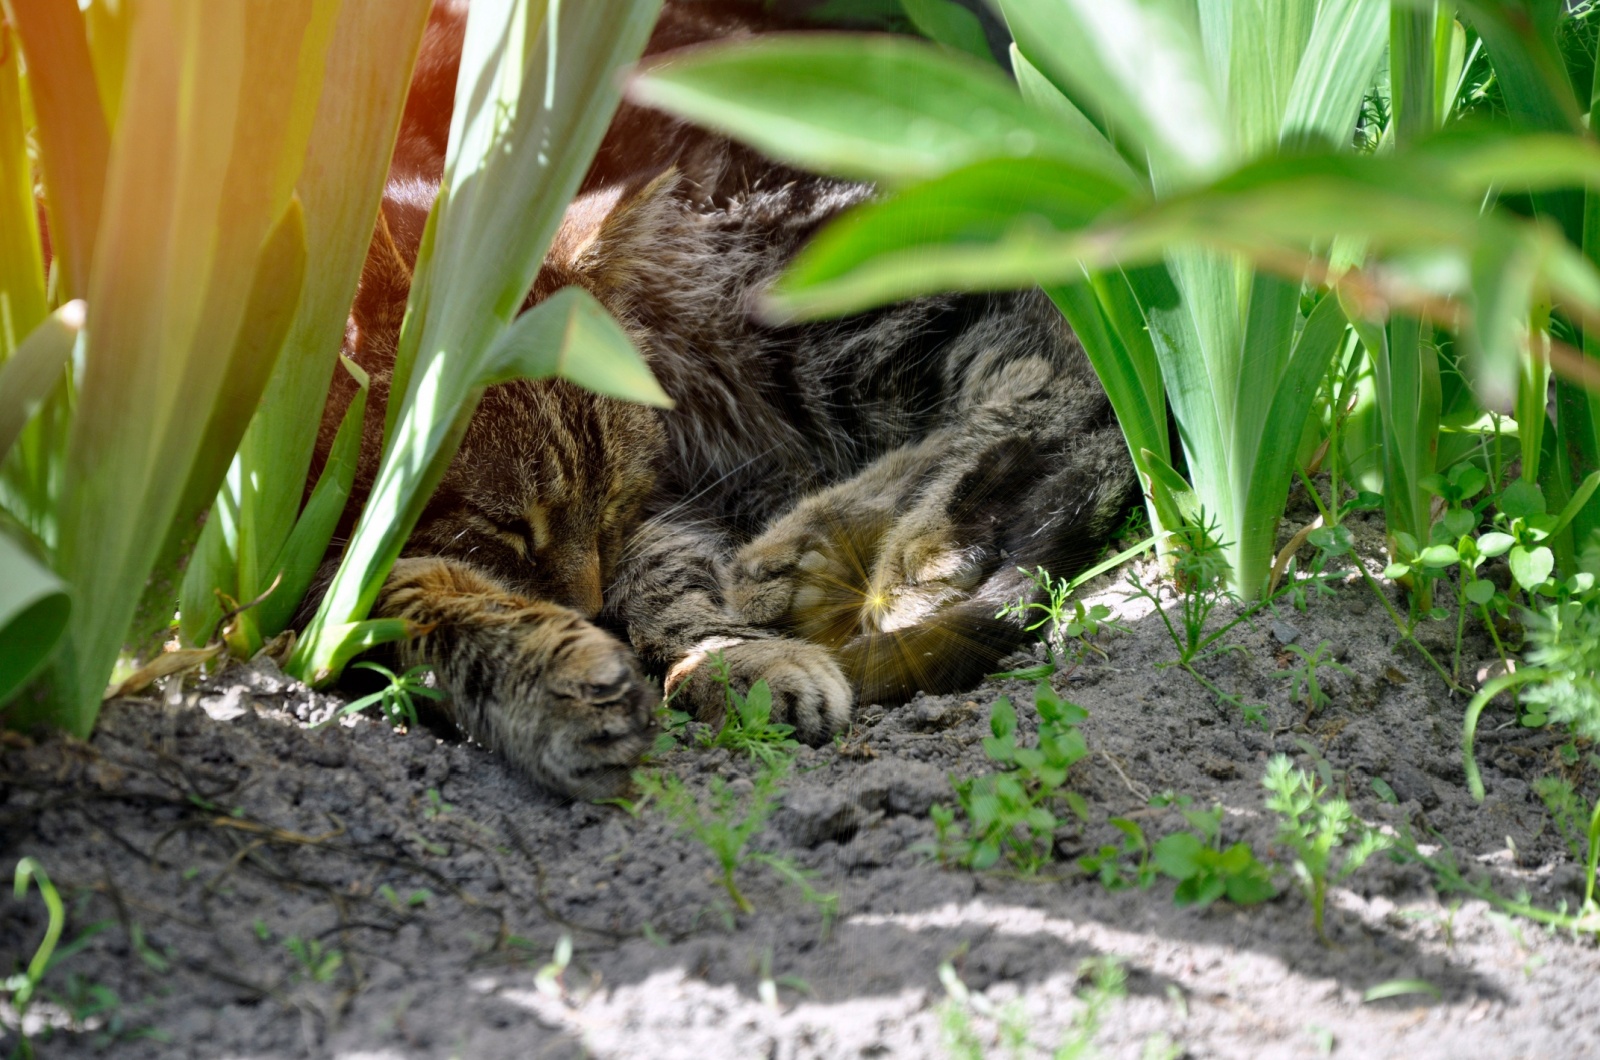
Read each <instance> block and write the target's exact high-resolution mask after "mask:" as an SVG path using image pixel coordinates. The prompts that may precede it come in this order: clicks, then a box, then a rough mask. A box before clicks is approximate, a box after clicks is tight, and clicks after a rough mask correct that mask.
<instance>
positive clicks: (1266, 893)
mask: <svg viewBox="0 0 1600 1060" xmlns="http://www.w3.org/2000/svg"><path fill="white" fill-rule="evenodd" d="M1277 893H1278V889H1277V888H1276V887H1274V886H1273V885H1272V879H1271V878H1270V877H1269V876H1268V875H1267V873H1266V870H1265V868H1264V867H1261V866H1259V865H1258V866H1257V868H1256V870H1255V871H1247V872H1243V873H1240V874H1239V875H1236V876H1229V877H1228V882H1227V897H1228V901H1230V902H1232V903H1234V904H1235V905H1258V904H1260V903H1261V902H1265V901H1267V900H1269V899H1271V898H1273V897H1275V896H1276V895H1277Z"/></svg>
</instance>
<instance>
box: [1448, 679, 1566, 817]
mask: <svg viewBox="0 0 1600 1060" xmlns="http://www.w3.org/2000/svg"><path fill="white" fill-rule="evenodd" d="M1544 676H1545V673H1544V671H1543V670H1539V669H1527V670H1516V671H1514V672H1512V673H1508V674H1501V675H1500V676H1499V677H1496V678H1495V679H1494V680H1492V681H1490V682H1489V683H1488V684H1486V685H1484V686H1483V687H1482V688H1480V689H1479V690H1478V694H1477V695H1475V696H1473V697H1472V702H1470V703H1468V704H1467V716H1466V720H1465V721H1463V722H1462V724H1461V764H1462V766H1463V767H1464V768H1465V769H1466V772H1467V789H1468V790H1469V791H1471V792H1472V798H1473V801H1475V802H1482V801H1483V777H1482V775H1480V774H1479V772H1478V762H1477V759H1475V758H1473V757H1472V740H1473V737H1474V736H1476V735H1477V732H1478V715H1480V714H1482V713H1483V708H1484V707H1486V706H1487V705H1488V704H1489V701H1490V700H1491V699H1493V698H1494V697H1495V696H1498V695H1499V694H1500V693H1501V692H1504V691H1505V690H1506V689H1508V688H1516V687H1517V686H1518V685H1525V684H1527V683H1528V682H1530V681H1533V680H1535V679H1537V678H1541V677H1544Z"/></svg>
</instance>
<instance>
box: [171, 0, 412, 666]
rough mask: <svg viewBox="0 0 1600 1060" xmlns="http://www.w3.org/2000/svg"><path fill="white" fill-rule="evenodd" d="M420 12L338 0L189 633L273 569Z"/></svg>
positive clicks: (390, 1) (190, 601) (245, 596)
mask: <svg viewBox="0 0 1600 1060" xmlns="http://www.w3.org/2000/svg"><path fill="white" fill-rule="evenodd" d="M427 12H428V0H345V3H343V4H341V5H339V7H338V20H337V21H336V22H335V23H334V24H333V26H332V30H331V32H332V36H333V43H332V44H331V46H330V47H329V49H328V57H327V63H326V67H325V68H324V71H323V91H322V96H321V99H320V100H319V101H318V103H317V105H316V110H315V120H314V123H312V124H311V126H310V128H309V132H308V144H307V147H306V164H305V168H304V170H303V172H302V173H301V174H300V178H299V180H298V181H297V183H296V185H295V187H296V194H297V195H298V196H299V198H300V202H301V204H302V206H303V208H304V212H305V228H306V257H307V261H306V280H305V284H304V287H303V289H302V290H301V292H300V298H299V303H298V308H297V310H296V313H295V318H294V322H293V323H292V324H291V325H290V329H289V335H288V338H287V339H286V340H285V341H284V345H283V351H282V354H281V356H280V357H279V359H278V364H277V367H276V368H275V370H274V371H273V374H272V378H271V379H270V380H269V382H268V383H267V389H266V393H265V394H264V395H263V397H262V401H261V408H260V411H259V412H258V414H257V415H256V417H255V419H254V420H253V421H252V422H251V425H250V429H249V431H248V432H247V433H246V435H245V438H244V440H243V442H242V443H241V445H240V447H239V454H238V456H237V458H236V461H235V464H234V467H233V469H232V471H231V473H230V474H229V476H228V480H227V482H228V484H227V485H226V486H225V487H224V490H223V492H222V494H221V495H219V498H218V508H217V513H216V515H215V516H214V517H213V518H212V519H211V520H210V521H209V522H208V523H207V525H206V528H205V530H204V531H203V533H202V537H201V543H200V546H199V549H198V552H197V555H196V559H195V562H194V564H193V565H191V568H190V571H189V573H188V575H187V576H186V579H185V592H184V599H183V607H182V613H183V615H184V632H185V635H186V636H188V637H190V638H191V639H193V638H196V637H208V636H210V633H211V630H212V629H213V628H214V627H215V626H216V621H217V618H219V617H220V611H219V610H218V609H217V605H216V598H215V596H214V595H213V589H215V588H221V589H223V590H224V591H226V592H228V593H229V594H230V595H232V596H234V597H235V598H236V599H239V600H252V599H255V598H256V597H257V596H259V595H260V594H262V593H263V592H265V591H266V590H267V587H268V586H269V585H270V584H271V583H272V581H273V579H274V578H275V577H277V573H278V568H277V566H276V564H275V557H277V556H279V555H280V553H281V551H282V550H283V549H284V548H285V543H286V541H287V540H288V539H289V537H290V534H291V532H293V531H294V528H295V526H296V519H297V516H298V515H299V512H300V501H301V497H302V493H303V484H304V482H305V479H306V473H307V470H308V469H309V467H310V464H311V456H312V450H313V447H314V443H315V439H316V434H317V427H318V424H319V423H320V420H321V416H322V408H323V403H324V401H325V400H326V397H327V393H328V384H329V382H330V381H331V379H332V373H333V371H334V370H335V369H334V363H333V361H332V359H331V358H330V356H329V354H330V351H332V350H335V349H337V348H338V347H339V344H340V342H341V340H342V338H343V336H344V328H345V321H346V317H347V314H348V312H349V307H350V302H351V299H352V298H353V297H354V295H355V289H356V283H357V281H358V279H359V277H360V273H361V267H362V262H363V260H364V259H365V255H366V251H367V247H368V243H369V241H370V239H371V236H372V226H373V219H374V217H375V216H376V215H377V211H378V201H379V198H380V196H381V195H382V192H383V186H384V177H385V174H386V173H387V171H388V167H389V156H390V154H391V153H392V151H393V146H394V140H395V134H396V130H397V129H398V127H399V122H400V114H401V109H402V105H403V103H404V102H405V98H406V89H407V86H408V85H409V83H410V70H411V66H412V61H413V59H414V57H415V55H416V52H417V46H418V42H419V41H420V39H421V35H422V29H423V25H424V23H425V20H426V18H427ZM324 544H325V543H324ZM288 592H289V586H288V585H287V584H285V585H280V586H279V588H278V590H277V591H276V592H274V593H273V596H272V601H273V604H272V605H271V606H270V607H268V606H266V605H264V610H263V612H262V613H260V614H258V615H257V618H259V619H261V620H262V622H263V624H264V626H266V625H271V624H272V623H270V622H267V621H266V618H267V614H268V613H269V612H271V611H272V610H273V608H275V607H277V606H280V605H281V604H282V601H283V599H284V597H285V595H287V594H288ZM288 606H289V607H291V608H292V607H293V606H294V605H293V604H289V605H288ZM280 628H281V627H280Z"/></svg>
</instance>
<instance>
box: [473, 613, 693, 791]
mask: <svg viewBox="0 0 1600 1060" xmlns="http://www.w3.org/2000/svg"><path fill="white" fill-rule="evenodd" d="M548 632H549V631H544V632H543V633H535V632H532V631H530V632H529V633H528V634H527V635H526V639H527V640H529V641H534V642H536V643H533V644H530V645H528V647H529V649H531V650H527V651H524V652H521V653H519V662H518V663H517V664H515V669H513V670H512V671H511V672H509V673H508V674H507V675H506V676H505V678H504V679H503V680H502V682H501V684H500V688H501V690H502V691H501V695H502V722H501V724H500V725H499V726H497V728H498V729H499V733H498V735H497V740H498V750H500V751H501V753H503V754H504V755H505V756H506V757H507V758H509V759H511V760H512V761H513V762H514V763H516V764H517V765H519V766H521V767H522V768H523V769H524V770H526V771H527V772H528V773H529V774H530V775H532V776H533V777H534V779H536V780H539V781H540V782H541V783H543V784H545V785H546V786H548V787H552V788H554V789H556V790H558V791H561V792H564V793H566V794H569V795H573V796H576V797H579V798H589V799H595V798H606V797H609V796H612V795H616V794H618V793H619V792H621V791H622V790H623V788H624V787H626V785H627V783H628V780H629V778H630V777H631V776H632V773H633V769H634V767H635V766H637V765H638V764H639V760H640V759H641V758H642V757H643V756H644V753H645V752H646V751H648V750H649V749H650V745H651V743H653V742H654V740H655V736H656V732H657V726H656V717H655V712H656V708H657V706H659V704H660V703H661V693H660V691H659V689H658V687H657V686H656V685H655V683H654V682H653V681H651V680H650V679H649V678H648V677H646V676H645V674H644V672H643V671H642V670H641V669H640V667H639V663H638V660H637V659H636V658H635V656H634V654H633V652H632V651H631V650H630V649H629V648H628V647H627V645H625V644H623V643H621V642H620V641H618V640H617V639H616V638H615V637H613V636H612V635H611V634H609V633H607V632H605V631H604V630H602V629H600V628H598V627H596V626H594V625H591V624H590V623H588V622H587V621H584V620H582V619H576V620H575V621H573V622H571V623H570V625H569V626H568V627H567V628H566V629H565V630H564V631H563V632H562V633H561V634H560V635H559V636H558V637H557V638H556V640H555V643H554V647H553V650H550V651H549V653H548V655H545V656H544V657H543V658H541V655H542V654H543V648H544V646H545V644H544V642H546V641H547V637H546V634H547V633H548Z"/></svg>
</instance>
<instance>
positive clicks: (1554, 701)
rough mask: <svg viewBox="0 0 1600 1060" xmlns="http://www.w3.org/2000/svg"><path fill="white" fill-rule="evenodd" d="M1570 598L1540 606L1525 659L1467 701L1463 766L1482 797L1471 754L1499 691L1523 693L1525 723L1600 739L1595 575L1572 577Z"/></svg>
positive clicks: (1599, 604)
mask: <svg viewBox="0 0 1600 1060" xmlns="http://www.w3.org/2000/svg"><path fill="white" fill-rule="evenodd" d="M1566 588H1567V590H1568V591H1569V592H1570V593H1571V594H1572V595H1571V598H1569V599H1566V600H1563V601H1560V602H1557V603H1554V604H1551V605H1549V606H1546V607H1544V608H1542V609H1541V610H1540V611H1539V613H1537V614H1534V615H1530V616H1529V618H1528V622H1527V652H1526V656H1527V663H1526V665H1525V666H1523V667H1522V668H1521V669H1518V670H1514V671H1512V672H1510V673H1506V674H1502V675H1501V676H1499V677H1496V678H1494V679H1493V680H1491V681H1489V682H1488V683H1487V684H1485V685H1484V686H1483V687H1482V688H1481V689H1479V690H1478V693H1477V695H1475V696H1473V697H1472V701H1471V702H1470V703H1468V704H1467V710H1466V720H1465V721H1464V722H1463V724H1462V737H1461V754H1462V765H1463V767H1464V768H1465V770H1466V774H1467V787H1468V789H1469V790H1470V791H1471V792H1472V797H1473V798H1474V799H1477V800H1478V801H1480V802H1481V801H1482V800H1483V796H1484V788H1483V777H1482V775H1481V774H1480V773H1479V772H1478V763H1477V760H1476V759H1475V758H1474V757H1473V753H1472V744H1473V740H1474V737H1475V736H1476V734H1477V730H1478V717H1479V716H1480V715H1481V714H1482V713H1483V708H1484V707H1486V706H1487V705H1488V704H1489V701H1490V700H1492V699H1494V697H1495V696H1497V695H1499V694H1500V693H1501V692H1505V691H1509V690H1511V689H1518V690H1520V692H1521V696H1522V703H1523V709H1524V716H1523V724H1525V725H1567V726H1569V727H1570V728H1571V729H1572V732H1573V733H1574V735H1577V736H1580V737H1583V738H1585V739H1588V740H1596V739H1600V588H1597V587H1596V584H1595V578H1594V576H1593V575H1592V574H1588V573H1582V574H1576V575H1573V577H1572V578H1570V579H1568V582H1567V586H1566Z"/></svg>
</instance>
